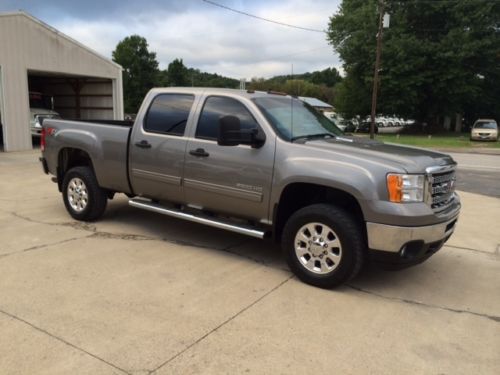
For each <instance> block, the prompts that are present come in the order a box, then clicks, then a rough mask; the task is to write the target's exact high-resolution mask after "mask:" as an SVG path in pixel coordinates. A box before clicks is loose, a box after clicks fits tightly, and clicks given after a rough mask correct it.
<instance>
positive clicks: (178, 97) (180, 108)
mask: <svg viewBox="0 0 500 375" xmlns="http://www.w3.org/2000/svg"><path fill="white" fill-rule="evenodd" d="M193 101H194V95H190V94H160V95H158V96H156V97H155V98H154V99H153V102H152V103H151V106H150V107H149V110H148V113H147V115H146V119H145V120H144V129H145V130H146V131H148V132H152V133H162V134H170V135H178V136H182V135H184V131H185V130H186V124H187V120H188V117H189V112H190V111H191V106H192V105H193Z"/></svg>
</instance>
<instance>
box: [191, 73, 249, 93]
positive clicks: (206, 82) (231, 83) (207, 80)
mask: <svg viewBox="0 0 500 375" xmlns="http://www.w3.org/2000/svg"><path fill="white" fill-rule="evenodd" d="M188 81H189V85H190V86H198V87H223V88H228V89H235V88H238V87H239V85H240V81H238V80H237V79H234V78H228V77H224V76H221V75H219V74H217V73H205V72H200V70H199V69H193V68H189V69H188Z"/></svg>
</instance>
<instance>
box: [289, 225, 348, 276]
mask: <svg viewBox="0 0 500 375" xmlns="http://www.w3.org/2000/svg"><path fill="white" fill-rule="evenodd" d="M295 255H296V256H297V259H298V260H299V262H300V263H301V264H302V265H303V266H304V267H305V268H306V269H308V270H309V271H311V272H314V273H316V274H327V273H330V272H332V271H333V270H334V269H336V268H337V267H338V265H339V264H340V260H341V258H342V245H341V243H340V240H339V238H338V236H337V234H336V233H335V232H334V231H333V230H332V229H331V228H330V227H329V226H327V225H325V224H322V223H309V224H306V225H304V226H303V227H301V228H300V229H299V230H298V232H297V235H296V236H295Z"/></svg>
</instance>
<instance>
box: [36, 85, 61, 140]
mask: <svg viewBox="0 0 500 375" xmlns="http://www.w3.org/2000/svg"><path fill="white" fill-rule="evenodd" d="M29 98H30V130H31V135H32V136H35V137H40V133H41V132H42V123H43V120H44V119H46V118H52V119H58V118H61V116H60V115H59V113H57V112H56V111H54V110H53V109H52V107H53V100H52V97H51V96H48V95H44V94H42V93H39V92H30V93H29Z"/></svg>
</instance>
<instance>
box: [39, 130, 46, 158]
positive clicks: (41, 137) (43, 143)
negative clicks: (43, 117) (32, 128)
mask: <svg viewBox="0 0 500 375" xmlns="http://www.w3.org/2000/svg"><path fill="white" fill-rule="evenodd" d="M40 150H42V152H44V151H45V128H44V127H42V132H41V133H40Z"/></svg>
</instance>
